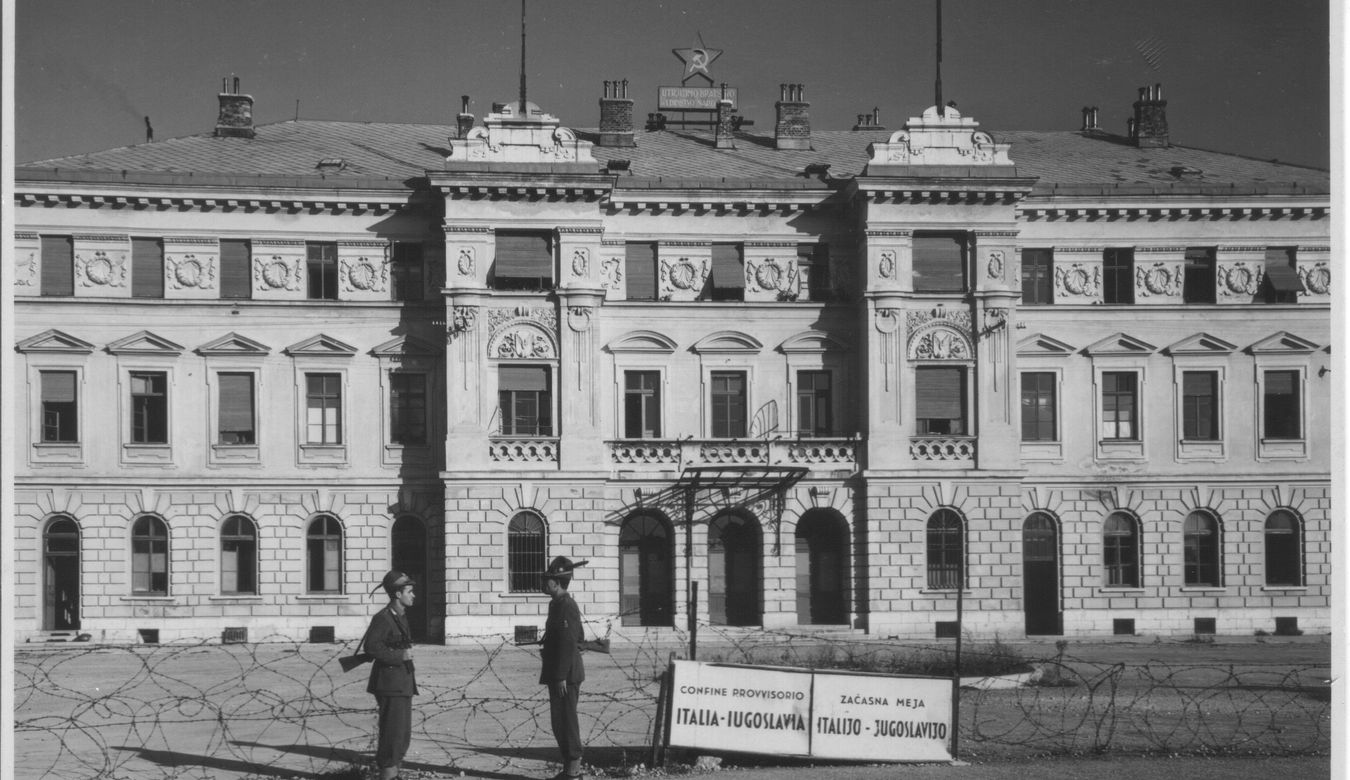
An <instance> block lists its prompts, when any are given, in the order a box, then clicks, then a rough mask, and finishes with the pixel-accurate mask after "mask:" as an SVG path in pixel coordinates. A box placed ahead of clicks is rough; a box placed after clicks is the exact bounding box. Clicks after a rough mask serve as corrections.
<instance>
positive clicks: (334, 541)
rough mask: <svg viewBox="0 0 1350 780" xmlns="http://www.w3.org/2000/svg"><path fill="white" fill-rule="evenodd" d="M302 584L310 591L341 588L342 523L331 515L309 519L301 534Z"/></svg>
mask: <svg viewBox="0 0 1350 780" xmlns="http://www.w3.org/2000/svg"><path fill="white" fill-rule="evenodd" d="M305 555H306V561H305V564H306V565H305V572H306V577H305V579H306V583H305V588H306V590H308V591H309V592H310V593H341V592H342V525H341V524H340V523H338V520H337V518H336V517H333V516H332V515H319V516H318V517H316V518H314V519H313V520H311V521H309V531H308V532H307V533H306V534H305Z"/></svg>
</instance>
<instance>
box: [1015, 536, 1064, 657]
mask: <svg viewBox="0 0 1350 780" xmlns="http://www.w3.org/2000/svg"><path fill="white" fill-rule="evenodd" d="M1022 609H1023V611H1024V612H1025V615H1026V632H1027V634H1028V635H1047V634H1048V635H1056V636H1057V635H1059V634H1061V633H1063V628H1062V627H1061V619H1060V618H1061V613H1060V611H1059V533H1058V529H1057V528H1056V526H1055V520H1054V518H1052V517H1050V515H1047V514H1046V513H1044V512H1033V513H1032V514H1031V515H1030V516H1029V517H1027V519H1026V522H1024V523H1023V524H1022Z"/></svg>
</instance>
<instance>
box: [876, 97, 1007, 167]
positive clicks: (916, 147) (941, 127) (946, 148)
mask: <svg viewBox="0 0 1350 780" xmlns="http://www.w3.org/2000/svg"><path fill="white" fill-rule="evenodd" d="M979 126H980V123H979V122H976V121H975V120H973V119H968V118H965V117H962V116H961V113H960V112H959V111H957V110H956V109H955V108H952V107H950V106H948V107H945V108H944V109H943V110H942V111H941V112H939V111H938V107H937V106H929V107H928V108H927V109H926V110H925V111H924V112H923V116H919V117H910V119H909V121H908V122H906V123H905V128H904V129H903V130H897V131H896V132H894V133H891V137H890V139H889V140H887V141H886V142H885V143H881V142H877V143H873V144H870V145H869V146H868V147H867V152H868V156H869V159H868V161H867V170H866V171H865V173H869V174H878V173H885V172H887V171H886V169H887V168H888V167H890V166H900V165H959V166H963V167H972V166H1009V167H1010V166H1012V164H1013V162H1012V160H1011V159H1009V157H1008V148H1009V144H1006V143H995V142H994V139H993V137H992V136H990V135H989V134H988V133H986V132H984V131H983V130H980V129H979Z"/></svg>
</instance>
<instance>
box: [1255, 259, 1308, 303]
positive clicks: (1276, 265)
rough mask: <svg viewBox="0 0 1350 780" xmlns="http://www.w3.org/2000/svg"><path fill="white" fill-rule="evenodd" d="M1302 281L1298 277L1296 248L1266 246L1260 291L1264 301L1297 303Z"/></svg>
mask: <svg viewBox="0 0 1350 780" xmlns="http://www.w3.org/2000/svg"><path fill="white" fill-rule="evenodd" d="M1302 290H1303V282H1302V280H1300V279H1299V278H1298V248H1297V247H1292V246H1272V247H1266V275H1265V279H1264V280H1262V282H1261V293H1262V296H1263V299H1264V300H1265V302H1266V303H1298V294H1299V293H1300V292H1301V291H1302Z"/></svg>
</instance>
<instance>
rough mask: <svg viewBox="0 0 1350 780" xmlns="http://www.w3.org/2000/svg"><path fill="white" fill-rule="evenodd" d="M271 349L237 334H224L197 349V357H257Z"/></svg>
mask: <svg viewBox="0 0 1350 780" xmlns="http://www.w3.org/2000/svg"><path fill="white" fill-rule="evenodd" d="M271 351H272V348H271V347H269V346H267V345H266V344H263V343H261V342H258V341H254V340H253V339H251V338H248V337H247V336H241V335H239V334H238V333H234V332H230V333H226V334H225V335H224V336H221V337H220V338H218V339H214V340H212V341H208V342H206V343H205V344H203V345H201V346H200V347H197V354H198V355H257V356H260V357H261V356H262V355H266V354H267V353H269V352H271Z"/></svg>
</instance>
